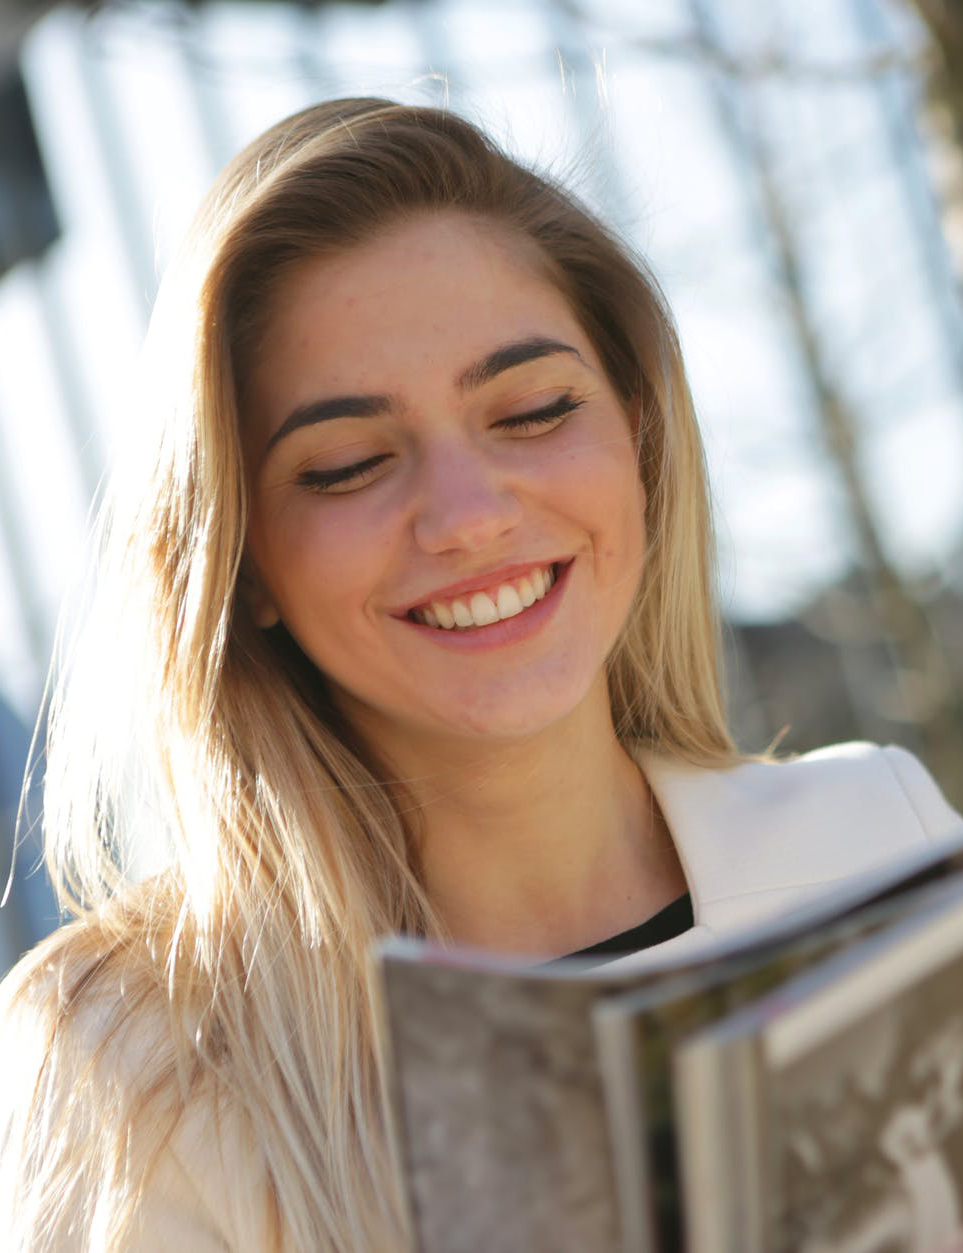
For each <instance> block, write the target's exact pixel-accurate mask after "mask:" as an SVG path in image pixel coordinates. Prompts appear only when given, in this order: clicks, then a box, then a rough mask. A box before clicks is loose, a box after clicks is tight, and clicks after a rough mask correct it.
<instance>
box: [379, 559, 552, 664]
mask: <svg viewBox="0 0 963 1253" xmlns="http://www.w3.org/2000/svg"><path fill="white" fill-rule="evenodd" d="M545 564H546V565H549V564H552V565H556V569H557V573H556V576H555V582H554V583H553V584H552V586H551V588H550V589H549V591H547V592H546V593H545V595H544V596H543V597H542V599H541V600H537V601H536V602H535V603H534V605H531V606H530V607H529V608H528V609H526V610H525V611H524V613H519V614H515V616H514V617H512V618H503V619H502V620H501V621H500V622H492V623H491V624H490V625H489V626H484V627H469V628H468V629H467V630H459V629H458V628H457V627H453V628H452V629H451V630H450V631H445V630H442V629H441V628H439V627H430V626H427V625H426V624H425V623H423V622H416V621H415V620H414V619H413V618H407V617H402V618H401V619H400V622H401V623H402V625H403V626H405V627H406V628H408V629H409V630H412V631H418V632H420V633H421V635H422V637H423V638H424V639H425V640H427V641H429V642H431V643H434V644H436V645H437V646H438V647H439V648H447V649H450V650H451V651H452V652H456V653H475V652H491V651H492V650H494V649H498V648H505V647H507V646H508V645H511V644H518V643H520V642H521V641H523V640H527V639H529V638H530V637H531V636H533V635H535V634H537V632H539V631H540V630H541V629H542V627H543V626H545V624H546V623H547V622H549V620H550V619H551V618H552V617H553V616H554V614H555V611H556V609H557V608H558V606H559V604H560V603H561V600H562V596H563V595H564V593H565V589H566V587H567V586H568V576H569V574H570V572H571V569H572V566H573V565H574V564H575V559H574V558H570V559H569V560H568V561H567V562H564V563H562V564H557V563H555V562H551V563H549V562H546V563H545ZM515 569H516V570H517V571H518V572H520V573H524V571H526V570H530V569H532V566H531V565H527V566H517V567H515ZM499 574H502V572H501V571H500V572H499ZM468 586H469V587H470V588H477V586H478V584H477V583H471V584H469V585H468ZM436 595H437V594H436ZM449 595H451V593H449Z"/></svg>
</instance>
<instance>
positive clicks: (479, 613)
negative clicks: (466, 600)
mask: <svg viewBox="0 0 963 1253" xmlns="http://www.w3.org/2000/svg"><path fill="white" fill-rule="evenodd" d="M471 616H472V619H473V620H474V623H475V626H491V624H492V623H493V622H497V621H498V610H497V609H496V608H495V602H494V601H493V600H492V598H491V597H490V596H486V595H485V593H484V592H476V593H475V595H474V596H473V597H472V598H471Z"/></svg>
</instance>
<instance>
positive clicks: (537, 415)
mask: <svg viewBox="0 0 963 1253" xmlns="http://www.w3.org/2000/svg"><path fill="white" fill-rule="evenodd" d="M584 404H585V401H584V400H578V399H576V397H575V396H573V395H572V394H571V392H566V393H565V395H564V396H560V397H559V398H558V400H553V401H552V403H551V404H550V405H545V406H544V407H543V408H541V409H531V410H529V412H528V413H519V414H516V416H515V417H513V418H503V419H502V420H501V422H499V423H497V425H498V426H499V427H500V428H501V429H502V430H508V431H520V432H522V433H524V432H525V431H530V432H533V433H534V432H536V431H538V430H540V429H541V428H542V427H546V426H552V425H553V424H554V425H556V426H559V425H561V423H562V421H563V419H565V418H567V417H568V416H569V415H570V414H572V413H574V412H575V410H576V409H581V407H582V405H584Z"/></svg>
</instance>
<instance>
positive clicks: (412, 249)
mask: <svg viewBox="0 0 963 1253" xmlns="http://www.w3.org/2000/svg"><path fill="white" fill-rule="evenodd" d="M265 326H266V329H265V331H264V333H263V335H262V337H261V341H260V344H259V345H258V349H257V352H256V354H255V361H254V363H253V364H254V370H253V382H254V390H255V392H256V393H260V394H261V397H262V399H263V398H264V393H265V391H273V390H276V389H277V388H288V387H290V385H292V384H293V383H294V381H295V380H296V379H298V378H301V377H303V376H304V375H305V374H310V375H312V376H315V378H316V381H317V382H322V381H323V383H324V385H325V386H326V387H334V388H344V387H351V388H354V387H356V386H359V385H362V384H364V385H366V386H367V385H370V384H371V383H373V382H374V381H375V377H376V376H378V375H380V374H382V373H383V372H389V373H390V374H392V375H394V376H395V377H393V378H383V379H382V380H381V384H382V385H387V384H392V385H394V384H396V383H397V382H399V381H403V380H401V379H399V377H398V376H399V374H400V375H402V376H403V375H404V374H406V373H412V374H415V375H416V374H417V372H418V371H419V370H420V371H422V372H423V371H424V370H425V369H426V368H428V367H431V368H438V369H442V368H444V369H445V371H446V372H447V373H448V374H449V375H450V376H452V377H453V376H454V375H455V373H457V371H458V369H459V365H460V363H462V364H467V363H468V362H469V361H471V360H472V359H474V358H475V357H476V356H478V355H479V354H480V353H483V352H485V351H488V350H490V349H491V348H492V347H493V346H494V345H495V344H497V343H501V342H504V341H506V340H509V339H512V338H514V337H519V338H521V337H524V336H534V335H556V336H558V335H560V334H562V333H563V332H564V333H566V334H567V335H568V336H569V337H570V338H571V337H575V336H578V337H579V340H580V346H581V345H582V344H584V343H585V340H584V336H583V335H582V334H581V331H580V328H579V327H578V323H577V320H576V318H575V316H574V314H573V312H572V310H571V308H570V307H569V305H568V302H567V300H566V299H565V297H564V296H563V295H562V293H561V291H560V290H559V288H558V286H557V285H556V284H555V283H554V282H553V281H552V280H551V278H550V267H549V264H548V263H547V261H545V260H544V259H543V258H542V257H541V256H540V254H539V252H538V250H537V248H536V246H535V245H534V244H533V243H532V242H531V241H528V240H525V239H520V238H518V237H517V236H515V235H513V234H511V233H509V232H508V231H507V230H506V229H505V228H503V227H500V226H499V225H498V224H493V223H491V222H487V221H479V220H477V219H473V218H470V217H468V216H467V215H458V214H454V213H445V214H425V215H421V216H418V217H416V218H413V219H409V220H406V221H404V222H400V223H397V224H395V225H392V226H391V227H389V228H386V229H385V230H384V231H382V232H381V233H379V234H378V235H376V236H375V237H374V238H372V239H371V240H369V241H367V242H365V243H363V244H359V245H356V246H354V247H352V248H350V249H347V250H345V251H343V252H341V253H338V254H337V255H334V256H324V257H318V258H309V259H306V260H304V261H302V262H300V263H298V264H297V265H296V266H295V267H294V268H293V269H292V270H291V271H290V272H289V273H288V274H286V275H285V276H284V278H283V279H282V280H281V281H280V282H279V284H278V286H277V288H276V289H275V291H274V293H273V296H272V299H271V301H270V304H269V308H268V309H267V310H266V317H265ZM321 375H323V376H324V377H323V379H322V378H320V377H319V376H321Z"/></svg>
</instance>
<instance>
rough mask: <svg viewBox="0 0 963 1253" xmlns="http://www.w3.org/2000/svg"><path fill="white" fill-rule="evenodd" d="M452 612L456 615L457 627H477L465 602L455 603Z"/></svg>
mask: <svg viewBox="0 0 963 1253" xmlns="http://www.w3.org/2000/svg"><path fill="white" fill-rule="evenodd" d="M451 612H452V613H453V614H454V615H455V626H460V627H470V626H474V625H475V619H474V618H473V617H472V616H471V610H470V609H469V608H468V606H467V605H466V604H465V602H464V601H463V600H456V601H453V602H452V606H451Z"/></svg>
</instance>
